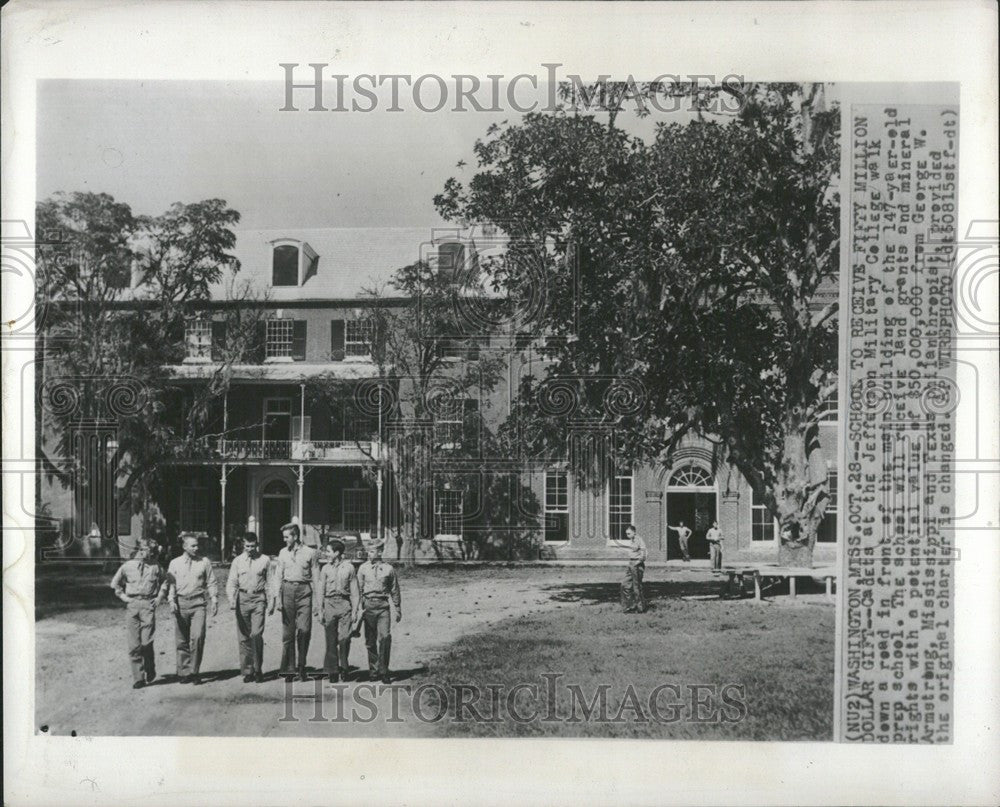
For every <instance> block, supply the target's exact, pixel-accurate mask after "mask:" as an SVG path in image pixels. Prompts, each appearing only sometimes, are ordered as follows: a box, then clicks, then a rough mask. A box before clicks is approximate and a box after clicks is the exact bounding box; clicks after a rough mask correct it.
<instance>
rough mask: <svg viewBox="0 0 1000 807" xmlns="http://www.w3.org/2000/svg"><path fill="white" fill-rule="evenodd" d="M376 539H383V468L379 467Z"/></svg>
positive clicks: (376, 478)
mask: <svg viewBox="0 0 1000 807" xmlns="http://www.w3.org/2000/svg"><path fill="white" fill-rule="evenodd" d="M375 488H376V490H377V492H378V493H377V496H376V498H375V537H376V538H378V539H379V540H381V539H382V466H381V465H379V466H378V476H376V477H375Z"/></svg>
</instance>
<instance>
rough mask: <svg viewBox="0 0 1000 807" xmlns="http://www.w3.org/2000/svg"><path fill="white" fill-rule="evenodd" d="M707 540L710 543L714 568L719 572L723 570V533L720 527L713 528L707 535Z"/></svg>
mask: <svg viewBox="0 0 1000 807" xmlns="http://www.w3.org/2000/svg"><path fill="white" fill-rule="evenodd" d="M705 540H706V541H708V546H709V553H710V555H711V558H712V568H713V569H715V570H716V571H718V570H719V569H721V568H722V532H721V531H720V530H719V528H718V527H711V528H709V530H708V532H706V533H705Z"/></svg>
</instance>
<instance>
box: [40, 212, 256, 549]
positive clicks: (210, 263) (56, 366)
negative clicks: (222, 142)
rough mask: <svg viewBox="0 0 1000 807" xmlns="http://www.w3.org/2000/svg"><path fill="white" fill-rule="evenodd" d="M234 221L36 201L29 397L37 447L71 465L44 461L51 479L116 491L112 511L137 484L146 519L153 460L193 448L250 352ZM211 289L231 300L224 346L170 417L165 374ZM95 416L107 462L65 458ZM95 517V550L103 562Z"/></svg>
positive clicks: (234, 217) (246, 292)
mask: <svg viewBox="0 0 1000 807" xmlns="http://www.w3.org/2000/svg"><path fill="white" fill-rule="evenodd" d="M238 221H239V213H237V212H236V211H235V210H231V209H229V208H228V207H227V206H226V203H225V202H224V201H222V200H218V199H211V200H206V201H204V202H198V203H195V204H190V205H183V204H175V205H174V206H173V207H172V208H171V209H170V210H169V211H168V212H167V213H165V214H164V215H163V216H159V217H136V216H134V215H133V214H132V211H131V209H130V208H129V206H128V205H127V204H124V203H120V202H116V201H115V200H114V199H113V198H112V197H111V196H109V195H108V194H95V193H72V194H56V195H55V196H54V197H52V198H50V199H46V200H44V201H42V202H40V203H39V204H38V206H37V210H36V226H37V229H38V232H39V233H40V235H41V238H40V241H41V243H40V245H39V247H38V249H37V264H38V269H39V283H38V299H37V310H38V312H39V333H40V345H41V347H40V355H41V357H42V360H43V362H44V365H45V373H44V374H39V376H40V378H39V382H40V383H42V384H43V388H42V390H41V400H42V403H43V407H44V408H45V410H46V412H47V414H48V416H49V418H50V422H51V424H52V426H53V427H54V429H53V430H54V434H53V435H51V436H52V437H53V438H54V441H53V442H52V443H51V444H50V445H49V448H55V450H56V451H57V452H58V453H59V454H60V455H61V456H62V457H65V458H75V459H70V460H69V462H70V465H71V467H69V468H63V469H60V468H58V466H57V465H56V464H54V463H51V462H50V463H49V464H48V466H47V467H49V468H50V469H51V470H52V471H53V475H61V476H62V478H63V481H64V482H65V483H67V484H73V485H75V486H76V487H77V488H84V489H85V488H87V487H88V486H91V487H98V486H106V485H114V486H115V490H116V496H117V498H118V500H117V502H116V505H117V506H118V507H121V506H129V505H130V504H131V502H132V501H133V495H132V494H133V489H134V488H135V487H136V485H138V487H139V490H140V491H141V495H140V496H138V497H135V498H136V499H138V500H139V501H141V502H143V504H142V508H143V512H144V513H145V510H146V503H147V501H148V498H149V490H150V487H151V486H155V484H156V482H157V479H158V477H159V475H161V474H162V471H163V465H164V463H165V462H166V461H167V460H170V459H175V458H179V457H183V456H185V455H187V454H189V453H190V452H191V451H192V449H193V448H195V447H196V446H199V445H201V446H203V445H204V442H203V435H204V428H203V427H204V426H205V424H206V423H207V421H208V420H209V418H210V416H211V410H212V404H213V402H215V401H217V400H218V396H219V395H220V394H221V393H222V392H223V391H224V389H225V388H226V387H227V386H228V383H229V380H230V378H231V374H232V367H233V365H234V364H235V363H236V362H237V361H238V360H240V359H241V358H242V357H243V356H244V355H245V354H246V353H247V352H248V351H249V349H250V348H251V346H252V345H251V343H252V341H253V340H254V339H255V338H256V335H257V329H256V325H255V320H256V319H259V316H260V310H261V309H260V307H259V306H257V305H255V303H256V300H255V299H254V296H253V294H252V292H251V291H250V287H249V285H248V284H246V283H240V282H239V281H238V280H237V279H236V273H237V272H238V270H239V262H238V261H237V260H236V259H235V258H234V257H233V256H232V255H230V254H229V253H228V251H227V250H229V249H231V248H232V247H233V246H234V245H235V234H234V233H233V232H232V230H231V227H232V226H233V225H235V224H236V223H237V222H238ZM219 283H224V288H225V289H226V290H227V294H228V296H229V297H230V298H231V301H232V302H236V303H238V305H236V306H229V307H226V308H225V309H224V314H223V317H224V318H225V321H226V325H227V328H226V331H227V339H226V344H225V345H224V346H221V349H219V350H217V351H216V355H215V356H214V357H213V358H214V359H215V360H216V361H215V363H214V364H213V365H212V369H211V371H210V374H209V378H208V380H207V383H205V384H204V385H201V386H200V387H197V388H195V394H194V395H193V397H192V398H191V399H189V400H188V401H187V404H188V405H187V406H186V407H184V411H183V416H182V417H178V412H179V409H180V407H178V406H177V405H176V396H177V391H178V388H177V387H176V384H175V383H174V381H173V380H172V379H171V377H170V374H169V371H168V370H167V369H166V367H167V366H168V365H172V364H177V363H179V362H180V361H182V360H183V357H184V349H185V348H184V338H185V323H186V322H187V321H188V319H189V318H191V317H192V316H194V315H195V314H196V313H197V312H198V310H199V305H200V304H203V303H204V302H205V301H206V300H207V299H208V297H209V290H210V288H211V287H212V286H213V285H215V284H219ZM94 421H113V422H115V424H116V429H115V431H116V443H115V445H114V456H113V457H109V458H106V459H107V462H104V461H103V459H102V461H100V462H89V461H86V460H85V459H84V458H81V457H80V456H78V452H74V448H73V445H72V441H73V439H74V434H77V433H78V432H79V430H80V428H81V427H82V426H83V424H85V423H88V422H94ZM42 452H43V456H44V453H45V446H43V447H42ZM95 477H96V478H95ZM105 516H107V514H105ZM104 521H105V525H104V527H105V528H104V529H102V533H103V534H102V539H103V542H104V544H105V547H104V549H105V551H106V552H108V553H113V552H114V551H115V549H116V547H114V546H112V540H113V531H112V530H110V529H107V521H108V519H107V518H105V519H104ZM73 537H74V538H76V537H79V536H73Z"/></svg>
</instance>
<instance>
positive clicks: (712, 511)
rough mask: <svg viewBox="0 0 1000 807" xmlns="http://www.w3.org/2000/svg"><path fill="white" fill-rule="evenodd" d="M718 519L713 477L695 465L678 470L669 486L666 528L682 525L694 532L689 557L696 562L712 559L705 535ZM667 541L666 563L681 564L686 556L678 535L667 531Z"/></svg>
mask: <svg viewBox="0 0 1000 807" xmlns="http://www.w3.org/2000/svg"><path fill="white" fill-rule="evenodd" d="M716 518H718V510H717V497H716V488H715V479H714V477H713V475H712V473H711V472H710V471H709V470H708V469H706V468H703V467H702V466H701V465H698V464H695V463H689V464H687V465H683V466H681V467H680V468H677V469H676V470H675V471H674V472H673V473H672V474H671V476H670V482H669V484H668V486H667V524H668V525H669V526H671V527H677V526H680V523H681V522H682V521H683V522H684V525H685V526H686V527H687V528H688V529H690V530H691V537H690V538H689V539H688V554H689V555H690V556H691V557H692V558H693V559H707V558H708V557H709V554H710V553H709V546H708V541H707V540H705V533H707V532H708V528H709V527H711V526H712V522H713V521H715V519H716ZM666 538H667V560H680V559H681V558H682V557H683V555H682V554H681V545H680V539H679V538H678V536H677V532H676V531H674V530H671V529H667V536H666Z"/></svg>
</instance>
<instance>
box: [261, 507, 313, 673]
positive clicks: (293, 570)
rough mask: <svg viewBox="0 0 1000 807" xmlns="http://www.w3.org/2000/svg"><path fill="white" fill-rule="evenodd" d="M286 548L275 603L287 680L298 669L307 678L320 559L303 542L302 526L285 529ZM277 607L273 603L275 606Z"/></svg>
mask: <svg viewBox="0 0 1000 807" xmlns="http://www.w3.org/2000/svg"><path fill="white" fill-rule="evenodd" d="M281 535H282V537H283V538H284V539H285V548H284V549H282V550H281V551H280V552H279V553H278V563H277V566H276V568H275V573H274V576H275V592H276V597H275V603H276V604H277V607H278V609H280V611H281V669H280V672H279V674H280V675H283V676H284V677H285V679H286V680H289V679H291V678H292V677H293V676H294V675H295V673H296V671H297V672H298V675H299V680H300V681H306V680H308V679H307V676H306V654H307V653H308V652H309V639H310V637H311V636H312V618H313V614H315V615H316V616H317V617H319V609H320V604H321V602H320V587H319V585H318V584H317V582H318V577H319V559H318V558H317V552H316V550H315V549H313V548H312V547H311V546H306V545H305V544H303V543H302V536H301V532H300V530H299V525H298V524H296V523H294V522H292V523H291V524H285V526H283V527H282V528H281ZM273 607H274V606H272V608H273Z"/></svg>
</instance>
